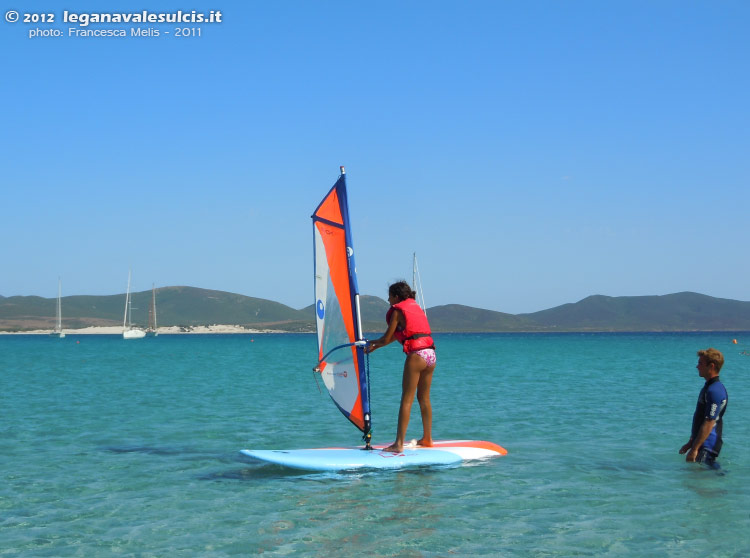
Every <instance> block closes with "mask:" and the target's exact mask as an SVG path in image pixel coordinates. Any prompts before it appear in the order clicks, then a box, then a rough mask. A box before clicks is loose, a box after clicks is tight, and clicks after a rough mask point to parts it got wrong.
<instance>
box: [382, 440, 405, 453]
mask: <svg viewBox="0 0 750 558" xmlns="http://www.w3.org/2000/svg"><path fill="white" fill-rule="evenodd" d="M383 451H390V452H393V453H401V452H402V451H404V446H403V444H402V445H400V446H399V445H398V444H396V442H394V443H392V444H391V445H390V446H388V447H387V448H384V449H383Z"/></svg>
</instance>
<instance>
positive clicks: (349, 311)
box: [312, 171, 371, 445]
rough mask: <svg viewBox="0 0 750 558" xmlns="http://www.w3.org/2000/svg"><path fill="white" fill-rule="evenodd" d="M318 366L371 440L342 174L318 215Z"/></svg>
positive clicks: (344, 408)
mask: <svg viewBox="0 0 750 558" xmlns="http://www.w3.org/2000/svg"><path fill="white" fill-rule="evenodd" d="M312 220H313V243H314V244H313V249H314V263H315V269H314V277H315V318H316V320H315V321H316V327H317V334H318V335H317V337H318V366H317V367H316V369H317V370H318V371H319V372H320V374H321V376H322V378H323V383H324V384H325V386H326V388H327V389H328V393H329V395H330V396H331V399H332V400H333V402H334V403H335V404H336V406H337V407H338V409H339V410H340V411H341V413H342V414H343V415H344V416H345V417H347V418H348V419H349V420H350V421H351V422H352V423H353V424H354V425H355V426H356V427H357V428H359V429H360V430H361V431H362V432H364V435H365V439H366V440H367V441H368V445H369V439H370V431H371V421H370V402H369V395H368V394H369V390H368V386H367V369H366V366H367V359H366V358H365V352H364V346H365V340H364V338H363V334H362V320H361V317H360V309H359V291H358V286H357V274H356V267H355V264H354V249H353V247H352V235H351V225H350V222H349V207H348V202H347V195H346V179H345V175H344V174H343V171H342V174H341V176H340V177H339V179H338V180H337V181H336V183H335V184H334V185H333V187H332V188H331V189H330V190H329V192H328V194H326V196H325V197H324V198H323V200H322V201H321V202H320V204H319V205H318V207H317V208H316V210H315V212H314V213H313V215H312Z"/></svg>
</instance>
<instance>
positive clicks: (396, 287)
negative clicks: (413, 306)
mask: <svg viewBox="0 0 750 558" xmlns="http://www.w3.org/2000/svg"><path fill="white" fill-rule="evenodd" d="M388 295H389V296H395V297H396V298H397V299H399V301H401V300H406V299H407V298H415V297H416V296H417V293H415V292H414V291H412V290H411V287H410V286H409V283H407V282H406V281H399V282H398V283H394V284H393V285H391V286H390V287H388Z"/></svg>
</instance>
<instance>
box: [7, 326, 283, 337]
mask: <svg viewBox="0 0 750 558" xmlns="http://www.w3.org/2000/svg"><path fill="white" fill-rule="evenodd" d="M63 331H64V332H65V334H66V335H119V334H121V333H122V326H90V327H84V328H81V329H66V330H63ZM50 333H51V330H49V329H35V330H29V331H0V335H49V334H50ZM157 333H158V334H159V335H190V334H196V333H286V332H284V331H281V330H276V329H246V328H244V327H242V326H237V325H219V324H215V325H208V326H189V327H179V326H170V327H160V328H157Z"/></svg>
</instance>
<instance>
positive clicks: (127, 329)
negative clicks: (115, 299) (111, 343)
mask: <svg viewBox="0 0 750 558" xmlns="http://www.w3.org/2000/svg"><path fill="white" fill-rule="evenodd" d="M132 311H133V301H132V300H131V299H130V270H128V291H127V294H126V295H125V317H124V318H123V320H122V338H123V339H141V338H142V337H146V332H145V331H143V330H142V329H140V328H137V327H134V326H133V320H132Z"/></svg>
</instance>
